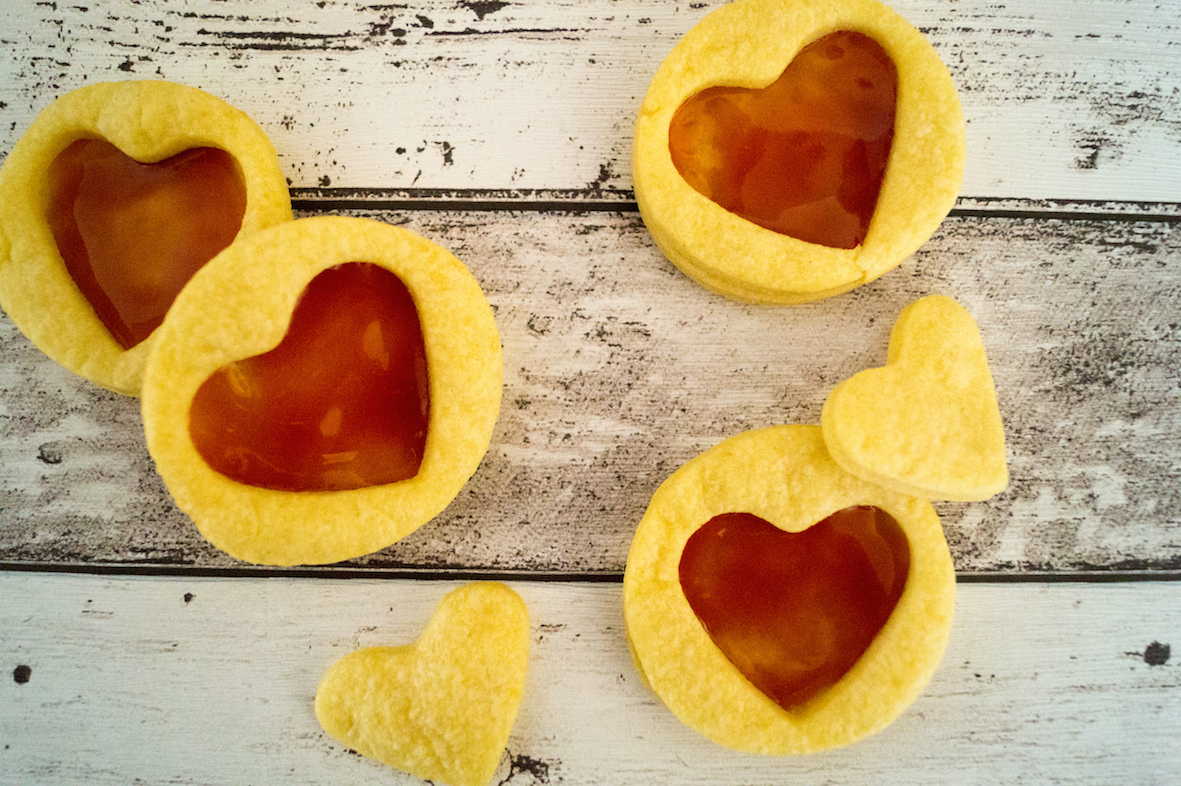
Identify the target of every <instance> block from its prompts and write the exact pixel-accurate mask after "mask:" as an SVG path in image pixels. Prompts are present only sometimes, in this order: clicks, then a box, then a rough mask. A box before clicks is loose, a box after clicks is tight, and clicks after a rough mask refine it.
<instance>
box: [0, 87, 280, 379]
mask: <svg viewBox="0 0 1181 786" xmlns="http://www.w3.org/2000/svg"><path fill="white" fill-rule="evenodd" d="M79 139H103V140H106V141H107V142H110V143H111V144H113V145H114V146H115V147H117V148H119V149H120V150H122V151H123V152H124V153H126V154H127V155H128V156H130V157H131V158H134V159H136V160H137V161H140V162H142V163H154V162H156V161H160V160H162V159H165V158H168V157H170V156H173V155H176V154H177V153H180V152H183V151H185V150H188V149H190V148H194V147H216V148H220V149H222V150H224V151H226V152H227V153H229V154H230V155H231V156H233V158H234V160H235V161H236V162H237V164H238V166H239V168H240V170H241V173H242V178H243V182H244V183H245V185H246V213H245V215H243V217H242V228H241V229H240V230H239V232H238V237H243V236H245V235H248V234H251V233H253V232H256V231H258V230H259V229H262V228H263V227H266V226H270V225H272V224H275V223H277V222H280V221H289V220H290V219H291V202H290V197H289V194H288V190H287V181H286V179H285V178H284V176H283V173H282V171H281V170H280V169H279V161H278V158H277V156H276V155H275V148H274V147H273V146H272V145H271V142H270V140H268V139H267V137H266V135H265V134H264V133H263V131H262V129H260V128H259V127H258V125H256V124H255V122H254V121H253V120H251V119H250V118H249V117H247V116H246V115H245V114H244V113H242V112H241V111H239V110H237V109H235V108H234V107H232V106H230V105H229V104H227V103H225V102H224V101H222V100H220V99H218V98H215V97H214V96H212V95H210V94H208V93H205V92H203V91H201V90H197V89H195V88H191V87H185V86H183V85H177V84H173V83H171V82H159V81H135V82H104V83H99V84H94V85H90V86H88V87H83V88H80V89H78V90H75V91H73V92H70V93H67V94H66V95H64V96H62V97H61V98H59V99H57V100H56V101H55V102H54V103H52V104H50V106H49V107H47V108H46V109H45V110H44V111H42V112H41V113H40V114H39V115H38V116H37V118H36V120H34V121H33V124H32V125H31V126H29V129H28V130H27V131H26V132H25V133H24V135H23V136H22V137H21V138H20V140H19V141H18V142H17V143H16V146H15V147H13V149H12V152H10V153H9V154H8V158H7V159H6V160H5V161H4V167H3V169H2V170H0V306H2V307H3V308H4V311H5V312H6V313H7V314H8V316H9V317H10V318H11V319H12V321H13V322H15V323H16V325H17V327H19V328H20V329H21V331H22V332H23V333H24V334H25V335H26V336H28V337H29V339H30V340H31V341H32V342H33V343H34V344H36V345H37V346H38V347H39V348H40V349H41V350H42V351H43V352H45V354H46V355H48V356H49V357H51V358H53V359H54V360H55V361H57V362H58V363H60V364H61V365H62V366H64V367H65V368H67V369H69V370H70V371H73V372H74V373H76V374H79V375H81V376H83V377H85V378H86V379H88V380H90V381H91V382H94V383H95V384H97V385H100V386H102V387H104V388H107V389H109V390H113V391H116V392H118V393H124V394H127V395H132V396H135V395H139V390H140V385H141V384H142V379H143V368H144V362H145V360H146V358H147V355H148V352H149V351H150V349H151V345H152V343H153V341H154V337H155V334H153V335H152V336H149V337H148V338H147V339H145V340H144V341H141V342H140V343H139V344H137V345H136V346H134V347H132V348H131V349H128V350H124V349H123V348H122V347H121V346H120V345H119V343H118V342H117V341H115V339H114V338H113V337H112V336H111V334H110V333H108V332H107V329H106V328H105V327H104V326H103V324H102V322H100V321H99V319H98V317H96V316H95V314H94V310H93V309H92V308H91V306H90V303H89V302H88V301H87V300H86V298H85V297H84V296H83V295H82V293H81V291H79V289H78V287H77V286H76V285H75V284H74V280H73V278H71V276H70V274H69V272H68V271H67V270H66V266H65V262H64V261H63V260H62V257H61V254H60V253H59V252H58V248H57V244H56V242H55V241H54V239H53V234H52V233H51V231H50V228H49V224H48V222H47V219H46V212H47V210H48V206H49V202H50V198H51V196H52V195H51V194H50V190H49V185H50V184H49V180H48V178H47V177H46V173H47V172H48V170H49V165H50V164H51V163H52V162H53V161H54V159H55V158H57V156H58V154H60V153H61V152H62V151H63V150H64V149H65V148H66V147H68V146H69V145H70V144H71V143H72V142H75V141H77V140H79Z"/></svg>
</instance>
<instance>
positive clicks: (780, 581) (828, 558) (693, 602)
mask: <svg viewBox="0 0 1181 786" xmlns="http://www.w3.org/2000/svg"><path fill="white" fill-rule="evenodd" d="M909 568H910V546H909V544H908V543H907V540H906V535H905V534H904V533H903V532H902V529H901V527H899V526H898V523H897V522H896V521H895V520H894V519H893V518H892V517H891V516H890V515H889V514H887V513H886V512H884V511H882V510H879V509H877V508H872V507H865V506H859V507H852V508H845V509H844V510H840V511H837V512H836V513H834V514H833V515H831V516H829V517H828V518H826V519H824V520H823V521H820V522H818V523H816V524H814V525H812V526H811V527H809V528H808V529H806V530H804V531H803V532H798V533H789V532H784V531H783V530H780V529H778V528H776V527H774V526H772V525H771V524H769V523H767V522H766V521H764V520H763V519H761V518H759V517H757V516H754V515H751V514H749V513H726V514H723V515H721V516H716V517H714V518H713V519H711V520H710V521H709V522H707V523H706V524H705V525H704V526H703V527H701V528H700V529H699V530H697V531H696V532H694V533H693V535H692V536H691V537H690V538H689V541H688V543H686V545H685V550H684V551H683V552H682V554H681V562H680V567H679V571H680V581H681V588H682V589H683V590H684V593H685V597H686V598H687V599H688V601H689V605H690V607H691V608H692V609H693V611H694V613H695V614H696V615H697V618H698V619H699V620H701V623H702V625H704V626H705V629H706V631H707V632H708V633H709V636H710V638H711V639H713V641H714V643H715V644H716V645H717V646H718V648H719V649H720V650H721V651H722V653H723V654H725V656H726V657H727V658H728V659H729V660H730V662H731V663H733V664H734V665H735V666H736V667H737V668H738V670H739V671H740V672H741V673H742V674H743V675H744V676H745V677H746V678H747V679H748V680H750V681H751V683H753V684H754V686H755V687H756V688H758V689H759V690H761V691H762V692H763V693H765V694H766V695H767V696H769V697H770V698H771V699H772V700H773V701H775V702H776V703H777V704H779V705H780V706H781V707H783V708H785V709H788V710H791V709H794V708H797V707H799V706H800V705H802V704H804V703H805V702H807V701H808V700H809V699H812V698H813V697H815V696H816V695H817V694H819V693H820V692H822V691H824V690H825V689H827V688H829V687H831V686H833V685H835V684H836V683H837V681H838V680H840V678H841V677H842V676H844V674H845V672H847V671H848V670H849V669H850V668H851V667H852V666H853V664H854V663H856V662H857V660H858V658H860V657H861V655H862V653H864V652H865V650H866V648H867V647H868V646H869V644H870V642H871V641H873V638H874V636H876V635H877V633H878V631H880V630H881V628H882V626H883V625H884V624H885V623H886V620H887V619H888V618H889V616H890V613H891V612H892V611H893V610H894V606H895V604H896V603H897V602H898V598H899V597H900V596H901V595H902V589H903V587H905V586H906V576H907V573H908V571H909Z"/></svg>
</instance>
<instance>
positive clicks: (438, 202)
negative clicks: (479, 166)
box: [291, 188, 1181, 224]
mask: <svg viewBox="0 0 1181 786" xmlns="http://www.w3.org/2000/svg"><path fill="white" fill-rule="evenodd" d="M291 203H292V207H293V208H294V209H295V210H297V211H301V212H306V213H330V212H334V211H342V210H343V211H349V210H400V211H431V210H448V211H456V212H493V211H507V212H533V213H576V214H581V213H636V212H638V211H639V207H638V206H637V204H636V201H635V195H634V193H633V192H631V191H623V190H601V189H593V190H578V189H566V190H561V189H553V190H530V189H522V190H510V189H462V190H451V189H434V188H430V189H406V190H390V189H379V188H297V189H292V190H291ZM949 215H951V216H952V217H957V218H1011V219H1043V220H1044V219H1056V220H1062V221H1124V222H1147V223H1164V224H1176V223H1181V203H1177V202H1126V201H1125V202H1119V201H1077V200H1054V199H1038V200H1024V199H1009V198H1005V199H995V198H987V197H971V196H961V197H960V198H959V199H958V200H956V207H954V208H953V209H952V210H951V213H950V214H949Z"/></svg>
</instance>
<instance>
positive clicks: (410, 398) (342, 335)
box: [189, 262, 430, 491]
mask: <svg viewBox="0 0 1181 786" xmlns="http://www.w3.org/2000/svg"><path fill="white" fill-rule="evenodd" d="M429 413H430V389H429V380H428V374H427V360H426V350H425V348H424V347H423V343H422V327H421V326H420V324H419V320H418V310H417V309H416V308H415V306H414V301H413V299H412V298H411V297H410V292H409V291H408V290H407V289H406V286H405V285H404V284H403V283H402V282H401V280H400V279H398V277H397V276H396V275H394V274H393V273H391V272H390V271H388V270H386V269H385V268H382V267H379V266H377V265H372V264H367V263H358V262H352V263H347V264H344V265H340V266H338V267H334V268H329V269H328V270H325V271H324V272H322V273H320V274H319V275H317V276H316V277H315V278H314V279H312V281H311V283H310V284H308V287H307V289H306V290H305V291H304V293H303V294H302V295H301V296H300V299H299V302H298V303H297V304H296V306H295V311H294V312H293V313H292V316H291V326H290V328H288V330H287V333H286V335H284V337H283V340H282V341H281V342H279V346H277V347H275V348H274V349H272V350H270V351H269V352H266V353H264V354H262V355H257V356H255V357H251V358H245V359H243V360H238V361H235V362H233V363H230V364H229V365H227V366H223V367H222V368H220V369H218V371H217V373H215V374H214V375H213V376H211V377H210V378H209V379H207V380H205V382H204V383H202V385H201V387H200V388H199V389H198V390H197V394H196V396H194V397H193V405H192V409H191V410H190V413H189V431H190V433H191V435H192V437H193V443H194V445H196V447H197V451H198V452H199V453H200V454H201V456H202V457H203V458H204V459H205V460H206V461H207V462H208V463H209V466H211V467H212V468H213V469H215V470H217V471H218V472H220V473H221V474H223V475H225V476H226V477H229V478H232V479H234V480H238V481H240V482H242V483H246V484H249V485H251V486H259V487H262V488H270V489H286V490H289V491H334V490H341V489H353V488H363V487H365V486H375V485H380V484H383V483H394V482H397V481H399V480H406V479H408V478H412V477H414V476H415V475H416V474H418V468H419V465H420V464H421V463H422V455H423V450H424V448H425V447H426V432H427V423H428V420H429Z"/></svg>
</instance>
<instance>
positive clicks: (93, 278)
mask: <svg viewBox="0 0 1181 786" xmlns="http://www.w3.org/2000/svg"><path fill="white" fill-rule="evenodd" d="M49 182H50V193H51V194H52V196H51V198H50V204H49V215H48V219H49V226H50V229H51V230H52V232H53V237H54V239H55V240H56V241H57V247H58V250H59V251H60V252H61V255H62V259H63V260H65V263H66V269H67V270H68V271H69V273H70V275H71V276H72V277H73V279H74V282H75V283H76V284H77V285H78V288H79V289H80V290H81V291H82V294H83V295H84V296H85V297H86V299H87V300H88V301H89V302H90V304H91V306H92V307H93V308H94V312H95V314H96V315H97V316H98V318H99V320H100V321H101V322H102V323H103V325H104V326H106V328H107V330H108V331H109V332H110V334H111V335H112V336H113V337H114V338H115V340H116V341H118V342H119V344H120V346H122V347H123V348H124V349H130V348H131V347H133V346H135V345H136V344H138V343H139V342H141V341H143V340H144V339H145V338H147V337H148V336H149V335H150V334H151V332H152V331H153V330H155V329H156V327H158V326H159V324H160V322H161V321H163V319H164V314H165V312H167V311H168V307H169V306H171V305H172V301H173V299H174V298H175V297H176V295H177V293H178V292H180V290H181V288H182V287H183V286H184V285H185V283H186V282H188V280H189V278H190V277H192V275H193V273H195V272H196V271H197V269H198V268H200V267H201V266H202V265H204V264H205V263H206V262H208V261H209V260H210V259H212V258H213V257H214V256H215V255H216V254H217V253H218V252H219V251H221V250H222V249H223V248H225V247H226V246H228V245H229V244H230V243H231V242H233V240H234V237H235V236H236V235H237V234H238V230H239V229H240V228H241V226H242V216H243V215H244V214H245V212H246V186H245V184H244V183H243V182H242V176H241V174H240V173H239V170H238V166H237V163H236V162H235V161H234V159H233V157H232V156H230V154H228V153H226V152H225V151H223V150H218V149H216V148H208V147H199V148H193V149H191V150H186V151H184V152H183V153H180V154H178V155H175V156H173V157H172V158H168V159H165V160H163V161H160V162H158V163H155V164H141V163H140V162H138V161H136V160H135V159H133V158H131V157H129V156H127V155H125V154H124V153H123V152H122V151H120V150H119V149H118V148H116V147H115V146H114V145H112V144H110V143H109V142H104V141H101V140H98V139H80V140H78V141H77V142H74V143H73V144H71V145H70V146H69V147H67V148H66V149H65V150H63V151H62V152H61V154H60V155H58V157H57V158H56V159H54V161H53V163H52V164H51V165H50V167H49Z"/></svg>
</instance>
